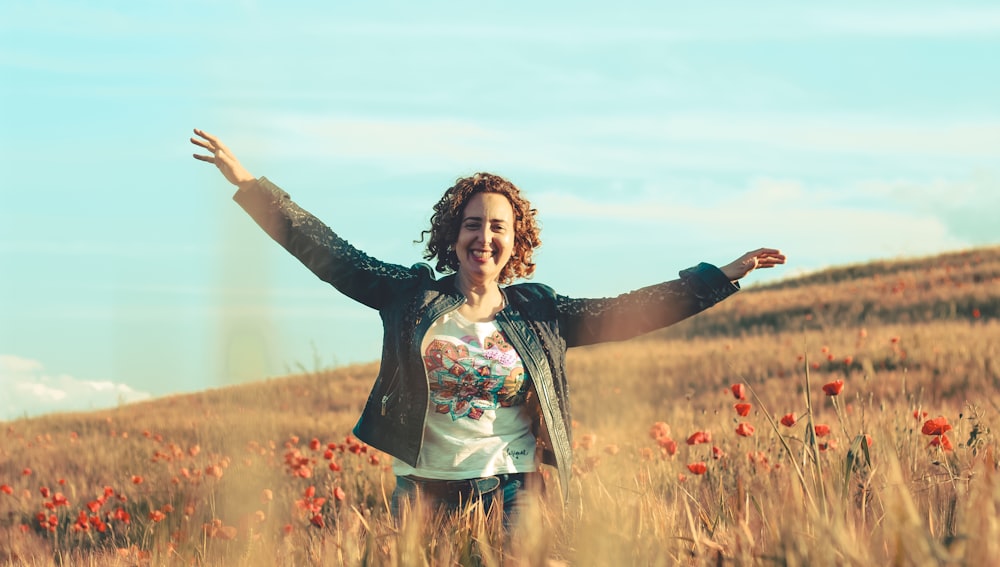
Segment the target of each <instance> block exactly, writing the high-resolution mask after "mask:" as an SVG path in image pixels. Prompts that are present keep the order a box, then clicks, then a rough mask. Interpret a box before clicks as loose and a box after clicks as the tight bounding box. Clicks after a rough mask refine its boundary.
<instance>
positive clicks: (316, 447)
mask: <svg viewBox="0 0 1000 567" xmlns="http://www.w3.org/2000/svg"><path fill="white" fill-rule="evenodd" d="M322 446H323V444H322V443H320V442H319V439H317V438H315V437H313V438H312V441H310V442H309V448H310V449H312V450H313V451H319V448H320V447H322Z"/></svg>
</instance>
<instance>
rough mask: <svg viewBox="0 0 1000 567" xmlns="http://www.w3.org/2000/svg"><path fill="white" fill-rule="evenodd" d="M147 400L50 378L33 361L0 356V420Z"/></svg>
mask: <svg viewBox="0 0 1000 567" xmlns="http://www.w3.org/2000/svg"><path fill="white" fill-rule="evenodd" d="M150 397H151V396H150V394H149V393H147V392H141V391H138V390H134V389H132V388H131V387H130V386H128V385H126V384H116V383H114V382H110V381H107V380H81V379H78V378H74V377H73V376H70V375H68V374H57V375H50V374H48V373H46V372H45V368H44V366H43V365H42V363H40V362H38V361H37V360H32V359H29V358H23V357H20V356H15V355H10V354H0V400H2V401H0V420H10V419H16V418H19V417H22V416H37V415H42V414H46V413H52V412H60V411H89V410H95V409H101V408H109V407H114V406H116V405H118V404H120V403H129V402H137V401H140V400H146V399H149V398H150Z"/></svg>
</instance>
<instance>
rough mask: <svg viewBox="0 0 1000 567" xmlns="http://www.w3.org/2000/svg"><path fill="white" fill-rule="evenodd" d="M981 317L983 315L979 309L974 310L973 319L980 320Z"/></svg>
mask: <svg viewBox="0 0 1000 567" xmlns="http://www.w3.org/2000/svg"><path fill="white" fill-rule="evenodd" d="M980 316H982V313H980V312H979V309H978V308H977V309H973V310H972V318H973V319H978V318H979V317H980Z"/></svg>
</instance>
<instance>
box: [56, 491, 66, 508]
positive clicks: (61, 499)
mask: <svg viewBox="0 0 1000 567" xmlns="http://www.w3.org/2000/svg"><path fill="white" fill-rule="evenodd" d="M52 503H53V504H55V505H56V506H69V500H68V499H67V498H66V495H65V494H63V493H62V492H56V493H55V494H53V495H52Z"/></svg>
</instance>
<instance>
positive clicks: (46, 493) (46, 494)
mask: <svg viewBox="0 0 1000 567" xmlns="http://www.w3.org/2000/svg"><path fill="white" fill-rule="evenodd" d="M38 492H40V493H41V494H42V498H48V497H49V487H47V486H43V487H41V488H39V489H38Z"/></svg>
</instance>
